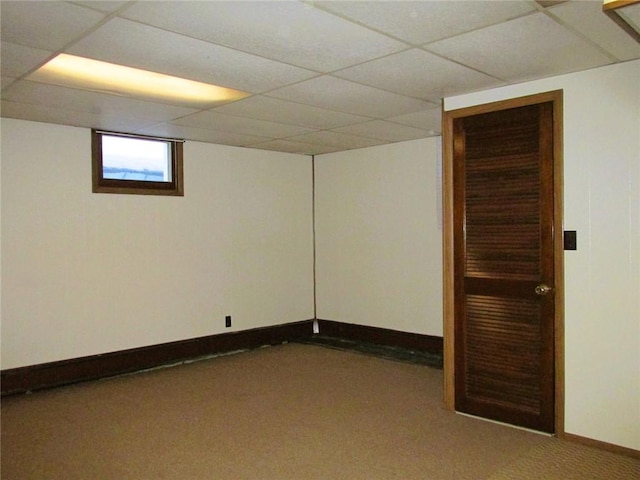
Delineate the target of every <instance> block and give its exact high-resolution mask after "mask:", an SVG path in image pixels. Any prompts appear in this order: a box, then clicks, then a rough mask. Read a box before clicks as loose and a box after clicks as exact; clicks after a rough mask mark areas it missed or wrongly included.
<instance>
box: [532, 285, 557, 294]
mask: <svg viewBox="0 0 640 480" xmlns="http://www.w3.org/2000/svg"><path fill="white" fill-rule="evenodd" d="M551 290H553V289H552V288H551V287H550V286H549V285H545V284H544V283H541V284H540V285H537V286H536V295H546V294H547V293H549V292H550V291H551Z"/></svg>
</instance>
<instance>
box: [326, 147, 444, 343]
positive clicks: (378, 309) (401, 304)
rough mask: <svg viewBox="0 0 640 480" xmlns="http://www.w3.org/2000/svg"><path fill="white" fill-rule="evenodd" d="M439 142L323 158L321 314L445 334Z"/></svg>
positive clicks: (396, 328) (336, 319)
mask: <svg viewBox="0 0 640 480" xmlns="http://www.w3.org/2000/svg"><path fill="white" fill-rule="evenodd" d="M438 141H439V139H436V138H429V139H423V140H415V141H410V142H402V143H396V144H390V145H384V146H380V147H371V148H363V149H358V150H351V151H347V152H341V153H332V154H327V155H320V156H317V157H316V159H315V216H316V218H315V225H316V259H317V261H316V263H317V267H316V302H317V316H318V318H321V319H324V320H335V321H340V322H346V323H354V324H358V325H366V326H373V327H381V328H388V329H392V330H400V331H405V332H414V333H421V334H428V335H438V336H441V335H442V231H441V229H440V228H439V212H438V205H439V202H438V194H439V189H438V187H437V185H438V183H437V180H438V179H437V161H438V148H437V142H438Z"/></svg>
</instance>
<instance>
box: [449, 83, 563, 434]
mask: <svg viewBox="0 0 640 480" xmlns="http://www.w3.org/2000/svg"><path fill="white" fill-rule="evenodd" d="M547 102H551V103H552V105H553V137H554V143H553V168H554V185H553V194H554V199H555V201H554V223H553V229H554V233H555V234H554V246H553V256H554V262H555V279H554V291H553V293H554V296H555V297H554V300H555V318H554V350H555V352H554V364H555V374H554V375H555V378H554V384H555V389H554V390H555V402H554V403H555V433H556V435H558V436H562V435H563V434H564V245H563V239H562V232H563V218H562V213H563V202H562V199H563V184H564V181H563V173H562V172H563V170H562V167H563V161H562V152H563V145H562V139H563V127H562V119H563V113H562V90H554V91H551V92H545V93H539V94H534V95H527V96H525V97H519V98H514V99H509V100H501V101H498V102H492V103H487V104H483V105H475V106H472V107H466V108H460V109H457V110H449V111H444V106H443V112H442V113H443V114H442V137H443V141H442V153H443V169H442V182H443V188H442V193H443V198H442V208H443V215H442V218H443V306H444V316H443V337H444V344H443V347H444V350H443V356H444V402H445V405H446V407H447V408H449V409H450V410H455V357H454V354H455V351H454V345H455V323H454V307H455V304H454V255H453V253H454V243H453V242H454V238H453V231H454V225H453V207H454V205H453V121H454V119H456V118H463V117H468V116H472V115H477V114H481V113H489V112H495V111H499V110H505V109H508V108H516V107H523V106H528V105H535V104H539V103H547Z"/></svg>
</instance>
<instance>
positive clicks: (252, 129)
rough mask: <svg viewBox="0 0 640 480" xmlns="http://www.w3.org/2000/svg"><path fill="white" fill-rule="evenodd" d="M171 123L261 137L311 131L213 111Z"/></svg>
mask: <svg viewBox="0 0 640 480" xmlns="http://www.w3.org/2000/svg"><path fill="white" fill-rule="evenodd" d="M172 123H175V124H176V125H186V126H191V127H199V128H210V129H211V130H217V131H220V132H233V133H241V134H244V135H257V136H263V137H289V136H293V135H300V134H303V133H307V132H310V131H312V130H311V129H309V128H305V127H299V126H296V125H285V124H282V123H276V122H266V121H264V120H255V119H252V118H246V117H236V116H233V115H224V114H222V113H216V112H213V111H206V112H200V113H195V114H193V115H188V116H186V117H183V118H181V119H179V120H175V121H174V122H172Z"/></svg>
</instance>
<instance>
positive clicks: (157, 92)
mask: <svg viewBox="0 0 640 480" xmlns="http://www.w3.org/2000/svg"><path fill="white" fill-rule="evenodd" d="M27 79H28V80H33V81H35V82H41V83H47V84H51V85H58V86H61V87H71V88H79V89H82V90H89V91H93V92H100V93H106V94H109V95H119V96H123V97H131V98H136V99H139V100H151V101H156V102H162V103H170V104H173V105H181V106H187V107H200V108H206V107H212V106H215V105H219V104H222V103H227V102H230V101H234V100H239V99H241V98H244V97H247V96H249V95H250V94H249V93H246V92H241V91H239V90H234V89H231V88H224V87H218V86H216V85H210V84H207V83H202V82H196V81H194V80H186V79H184V78H178V77H172V76H170V75H165V74H162V73H155V72H149V71H146V70H139V69H137V68H131V67H125V66H122V65H115V64H113V63H107V62H101V61H98V60H92V59H89V58H83V57H77V56H74V55H67V54H64V53H62V54H60V55H58V56H56V57H55V58H53V59H52V60H51V61H49V62H48V63H46V64H45V65H43V66H42V67H40V68H39V69H38V70H36V71H35V72H33V73H32V74H31V75H29V76H28V77H27Z"/></svg>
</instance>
